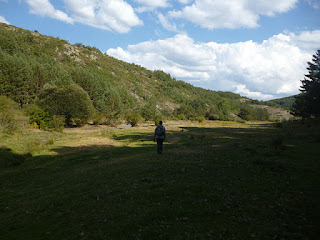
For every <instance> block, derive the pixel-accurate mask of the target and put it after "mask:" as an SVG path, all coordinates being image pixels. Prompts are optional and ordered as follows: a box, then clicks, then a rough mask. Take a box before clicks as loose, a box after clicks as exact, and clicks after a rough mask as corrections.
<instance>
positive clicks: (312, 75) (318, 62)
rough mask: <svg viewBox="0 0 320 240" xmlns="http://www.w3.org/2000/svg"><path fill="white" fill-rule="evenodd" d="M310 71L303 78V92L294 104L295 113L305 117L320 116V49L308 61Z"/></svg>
mask: <svg viewBox="0 0 320 240" xmlns="http://www.w3.org/2000/svg"><path fill="white" fill-rule="evenodd" d="M307 69H308V71H309V73H308V74H306V75H305V78H304V80H301V83H302V86H301V89H300V91H301V94H299V95H298V96H297V97H296V102H295V104H294V106H293V112H294V114H295V115H298V116H301V117H303V118H310V117H316V118H317V117H320V50H318V51H317V53H316V54H315V55H313V59H312V62H308V67H307Z"/></svg>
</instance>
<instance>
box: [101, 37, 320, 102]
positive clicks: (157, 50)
mask: <svg viewBox="0 0 320 240" xmlns="http://www.w3.org/2000/svg"><path fill="white" fill-rule="evenodd" d="M318 34H319V33H318V31H313V32H302V33H300V34H293V33H285V34H283V33H281V34H278V35H275V36H272V37H270V38H269V39H266V40H265V41H263V42H262V43H256V42H253V41H247V42H239V43H233V44H220V43H216V42H208V43H201V42H199V43H196V42H194V40H193V39H192V38H190V37H189V36H188V35H186V34H177V35H176V36H174V37H172V38H168V39H164V40H157V41H147V42H142V43H139V44H137V45H129V46H128V48H127V49H122V48H117V49H109V50H108V51H107V54H108V55H110V56H113V57H116V58H118V59H121V60H124V61H127V62H131V63H136V64H139V65H142V66H144V67H146V68H148V69H151V70H155V69H161V70H163V71H165V72H168V73H170V74H171V75H172V76H173V77H175V78H177V79H181V80H185V81H187V82H190V83H192V84H194V85H196V86H200V87H203V88H207V89H212V90H223V91H233V92H237V93H239V94H242V95H245V96H248V97H252V98H256V99H264V100H266V99H271V98H276V97H283V96H289V95H292V94H296V93H298V92H299V86H300V80H301V79H303V77H304V74H305V73H306V66H307V64H306V62H307V61H310V60H311V55H312V54H314V51H315V50H316V48H319V47H320V41H318V44H316V43H315V41H316V40H315V41H314V43H313V41H309V40H310V39H317V38H318ZM308 39H309V40H308ZM306 46H307V48H306ZM313 47H315V48H313Z"/></svg>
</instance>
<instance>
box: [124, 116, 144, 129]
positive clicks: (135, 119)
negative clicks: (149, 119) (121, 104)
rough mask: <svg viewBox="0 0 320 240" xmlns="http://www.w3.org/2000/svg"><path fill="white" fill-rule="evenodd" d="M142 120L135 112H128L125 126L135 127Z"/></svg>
mask: <svg viewBox="0 0 320 240" xmlns="http://www.w3.org/2000/svg"><path fill="white" fill-rule="evenodd" d="M141 120H142V117H141V115H140V114H139V113H137V112H130V113H128V114H127V115H126V121H127V124H131V126H132V127H134V126H137V125H138V123H139V122H140V121H141Z"/></svg>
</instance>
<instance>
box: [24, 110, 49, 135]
mask: <svg viewBox="0 0 320 240" xmlns="http://www.w3.org/2000/svg"><path fill="white" fill-rule="evenodd" d="M25 112H26V114H27V115H28V116H29V123H30V124H32V125H33V126H35V127H38V128H40V129H48V128H49V125H50V124H51V121H52V118H51V117H50V115H49V113H48V112H46V111H45V110H43V109H42V108H40V107H39V106H37V105H30V106H28V107H27V108H26V109H25Z"/></svg>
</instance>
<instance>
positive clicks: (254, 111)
mask: <svg viewBox="0 0 320 240" xmlns="http://www.w3.org/2000/svg"><path fill="white" fill-rule="evenodd" d="M238 117H240V118H242V119H244V120H247V121H252V120H258V121H267V120H269V113H268V111H267V110H266V109H263V108H254V107H251V106H243V107H241V109H240V112H239V114H238Z"/></svg>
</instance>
